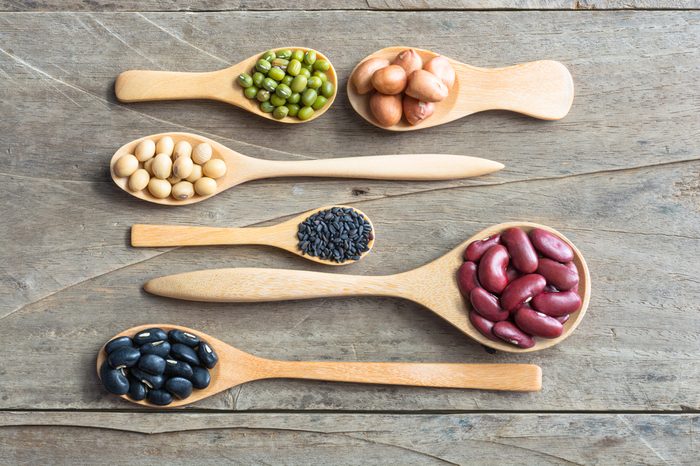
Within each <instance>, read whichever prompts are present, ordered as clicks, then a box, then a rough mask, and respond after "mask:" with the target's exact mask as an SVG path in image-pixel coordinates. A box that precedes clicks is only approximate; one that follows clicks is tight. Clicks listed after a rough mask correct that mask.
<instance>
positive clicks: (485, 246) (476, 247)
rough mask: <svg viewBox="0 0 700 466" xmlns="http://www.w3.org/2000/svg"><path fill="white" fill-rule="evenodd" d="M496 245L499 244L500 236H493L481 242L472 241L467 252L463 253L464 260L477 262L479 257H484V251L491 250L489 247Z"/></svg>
mask: <svg viewBox="0 0 700 466" xmlns="http://www.w3.org/2000/svg"><path fill="white" fill-rule="evenodd" d="M496 244H501V235H500V234H498V235H493V236H489V237H488V238H484V239H482V240H478V241H473V242H471V243H469V246H467V250H466V251H464V260H468V261H472V262H479V259H481V256H483V255H484V253H485V252H486V251H488V250H489V249H491V246H495V245H496Z"/></svg>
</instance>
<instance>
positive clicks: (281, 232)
mask: <svg viewBox="0 0 700 466" xmlns="http://www.w3.org/2000/svg"><path fill="white" fill-rule="evenodd" d="M374 238H375V232H374V228H373V226H372V222H371V221H370V219H369V217H367V215H365V214H364V213H363V212H361V211H360V210H358V209H355V208H353V207H348V206H326V207H320V208H318V209H313V210H310V211H308V212H304V213H302V214H300V215H297V216H295V217H294V218H291V219H289V220H286V221H284V222H282V223H278V224H276V225H271V226H267V227H248V228H225V227H224V228H222V227H201V226H184V225H183V226H177V225H141V224H137V225H133V226H132V227H131V245H132V246H134V247H137V248H140V247H166V246H213V245H241V244H254V245H263V246H272V247H276V248H280V249H284V250H285V251H289V252H291V253H293V254H296V255H299V256H301V257H303V258H305V259H308V260H310V261H314V262H318V263H321V264H326V265H346V264H351V263H353V262H356V261H358V260H360V259H362V258H363V257H364V256H365V255H367V254H369V252H370V250H371V249H372V246H373V245H374Z"/></svg>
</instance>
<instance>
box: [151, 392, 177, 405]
mask: <svg viewBox="0 0 700 466" xmlns="http://www.w3.org/2000/svg"><path fill="white" fill-rule="evenodd" d="M147 399H148V401H149V403H153V404H154V405H158V406H165V405H169V404H170V403H172V402H173V396H172V395H171V394H170V393H168V392H167V391H165V390H150V391H149V392H148V395H147Z"/></svg>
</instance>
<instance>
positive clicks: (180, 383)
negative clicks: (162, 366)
mask: <svg viewBox="0 0 700 466" xmlns="http://www.w3.org/2000/svg"><path fill="white" fill-rule="evenodd" d="M192 388H193V386H192V382H190V381H189V380H187V379H184V378H182V377H173V378H172V379H168V381H167V382H165V389H166V390H167V391H169V392H170V393H172V394H173V395H175V396H176V397H177V398H179V399H181V400H184V399H185V398H187V397H188V396H190V395H191V394H192Z"/></svg>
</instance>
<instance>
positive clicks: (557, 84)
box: [348, 47, 574, 131]
mask: <svg viewBox="0 0 700 466" xmlns="http://www.w3.org/2000/svg"><path fill="white" fill-rule="evenodd" d="M409 48H411V47H388V48H385V49H381V50H379V51H377V52H374V53H373V54H371V55H369V56H368V57H366V58H365V59H364V60H362V62H364V61H366V60H369V59H370V58H385V59H387V60H389V61H390V62H392V61H393V60H394V59H395V58H396V56H397V55H398V54H399V53H400V52H401V51H403V50H406V49H409ZM413 50H415V51H416V52H418V54H419V55H420V57H421V58H422V59H423V63H427V62H428V61H429V60H430V59H431V58H433V57H436V56H438V55H439V54H437V53H435V52H431V51H430V50H422V49H416V48H414V49H413ZM448 59H449V60H450V63H451V64H452V67H453V68H454V70H455V74H456V80H455V84H454V86H453V87H452V89H450V93H449V95H448V96H447V98H446V99H445V100H443V101H442V102H438V103H436V104H435V113H433V115H432V116H430V117H429V118H427V119H425V120H423V121H422V122H420V123H418V124H416V125H413V126H412V125H409V124H408V122H407V121H406V120H405V118H404V119H402V120H401V121H400V122H399V123H397V124H396V125H394V126H391V127H388V128H387V127H384V126H382V125H380V124H379V123H378V122H377V120H376V119H375V118H374V116H372V112H371V111H370V109H369V96H370V95H371V94H370V93H368V94H364V95H361V94H358V93H357V91H356V90H355V86H354V85H353V84H352V74H351V75H350V79H349V80H348V98H349V99H350V104H351V105H352V107H353V108H354V109H355V111H356V112H357V113H359V114H360V116H361V117H362V118H364V119H365V120H367V121H368V122H370V123H372V124H373V125H375V126H379V127H380V128H384V129H388V130H390V131H414V130H417V129H422V128H430V127H431V126H437V125H441V124H443V123H448V122H450V121H454V120H456V119H458V118H462V117H464V116H467V115H471V114H472V113H477V112H483V111H484V110H510V111H513V112H518V113H523V114H525V115H529V116H532V117H535V118H540V119H543V120H559V119H561V118H564V117H565V116H566V114H567V113H569V109H570V108H571V103H572V102H573V100H574V82H573V79H572V78H571V73H569V70H568V69H567V68H566V67H565V66H564V65H562V64H561V63H559V62H557V61H551V60H540V61H533V62H529V63H521V64H519V65H513V66H507V67H505V68H477V67H475V66H471V65H467V64H465V63H460V62H458V61H456V60H453V59H451V58H448ZM362 62H360V63H359V64H358V65H357V66H356V67H355V69H353V74H354V73H355V70H356V69H357V67H358V66H360V64H361V63H362Z"/></svg>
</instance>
